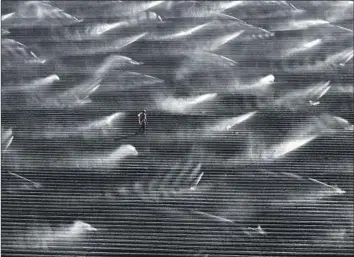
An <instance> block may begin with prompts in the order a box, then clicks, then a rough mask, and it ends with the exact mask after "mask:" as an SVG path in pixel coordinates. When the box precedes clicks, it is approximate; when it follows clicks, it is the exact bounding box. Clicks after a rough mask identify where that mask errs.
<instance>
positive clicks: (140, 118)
mask: <svg viewBox="0 0 354 257" xmlns="http://www.w3.org/2000/svg"><path fill="white" fill-rule="evenodd" d="M138 121H139V125H140V128H139V132H142V133H144V134H145V133H146V125H147V118H146V110H143V111H142V112H141V113H139V114H138Z"/></svg>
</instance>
